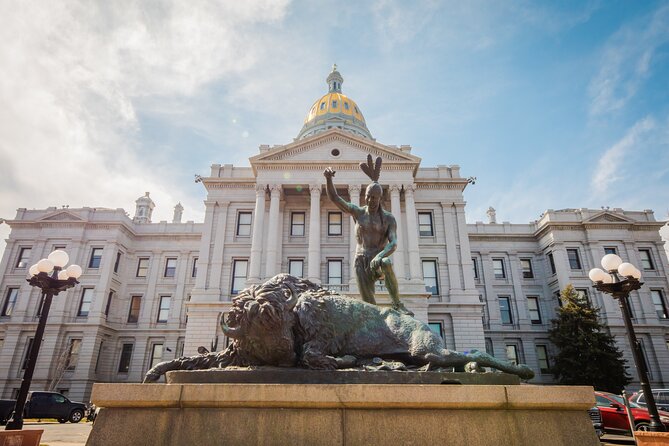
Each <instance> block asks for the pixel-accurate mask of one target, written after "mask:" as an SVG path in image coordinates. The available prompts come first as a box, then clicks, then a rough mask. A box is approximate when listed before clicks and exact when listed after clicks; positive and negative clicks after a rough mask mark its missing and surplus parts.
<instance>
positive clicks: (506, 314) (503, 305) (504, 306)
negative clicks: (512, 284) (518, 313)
mask: <svg viewBox="0 0 669 446" xmlns="http://www.w3.org/2000/svg"><path fill="white" fill-rule="evenodd" d="M498 299H499V312H500V315H501V316H502V324H505V325H511V324H513V317H512V315H511V303H510V302H509V297H508V296H500V297H499V298H498Z"/></svg>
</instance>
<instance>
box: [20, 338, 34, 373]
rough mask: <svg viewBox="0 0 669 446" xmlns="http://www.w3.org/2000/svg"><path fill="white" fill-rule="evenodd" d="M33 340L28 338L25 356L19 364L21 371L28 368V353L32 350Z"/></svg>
mask: <svg viewBox="0 0 669 446" xmlns="http://www.w3.org/2000/svg"><path fill="white" fill-rule="evenodd" d="M34 340H35V339H34V338H28V345H27V346H26V354H25V355H23V362H22V363H21V370H25V369H26V367H28V361H30V352H32V350H33V341H34Z"/></svg>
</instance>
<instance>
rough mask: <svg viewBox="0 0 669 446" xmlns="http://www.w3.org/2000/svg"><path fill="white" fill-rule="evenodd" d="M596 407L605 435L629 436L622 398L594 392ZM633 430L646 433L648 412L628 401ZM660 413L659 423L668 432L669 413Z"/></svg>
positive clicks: (648, 424)
mask: <svg viewBox="0 0 669 446" xmlns="http://www.w3.org/2000/svg"><path fill="white" fill-rule="evenodd" d="M595 400H596V403H595V404H596V406H597V408H598V409H599V412H600V413H601V415H602V429H603V430H604V432H605V433H607V434H617V435H621V434H622V435H631V434H632V432H631V431H630V423H629V418H627V411H626V410H625V403H624V401H623V397H622V396H619V395H614V394H612V393H607V392H595ZM629 405H630V408H631V409H632V416H633V417H634V430H637V431H647V430H648V428H649V426H650V416H649V415H648V410H646V409H644V408H642V407H641V406H639V405H638V404H636V403H633V402H631V401H630V403H629ZM659 412H660V421H661V422H662V423H663V424H664V426H665V427H666V428H667V429H668V430H669V412H663V411H659Z"/></svg>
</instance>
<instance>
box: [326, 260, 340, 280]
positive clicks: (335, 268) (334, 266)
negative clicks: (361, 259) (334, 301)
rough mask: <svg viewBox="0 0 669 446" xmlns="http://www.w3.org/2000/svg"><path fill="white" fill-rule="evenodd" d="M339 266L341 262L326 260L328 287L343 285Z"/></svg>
mask: <svg viewBox="0 0 669 446" xmlns="http://www.w3.org/2000/svg"><path fill="white" fill-rule="evenodd" d="M341 264H342V261H341V260H328V285H341V284H342V283H343V279H344V278H343V276H342V267H341Z"/></svg>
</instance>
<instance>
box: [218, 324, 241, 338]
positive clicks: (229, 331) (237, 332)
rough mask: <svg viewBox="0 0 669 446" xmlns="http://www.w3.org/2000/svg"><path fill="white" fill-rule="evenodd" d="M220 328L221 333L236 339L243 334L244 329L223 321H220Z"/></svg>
mask: <svg viewBox="0 0 669 446" xmlns="http://www.w3.org/2000/svg"><path fill="white" fill-rule="evenodd" d="M221 329H222V330H223V334H225V335H226V336H227V337H229V338H234V339H238V338H241V337H242V336H244V331H243V330H242V329H241V327H235V328H232V327H228V326H227V324H226V323H225V322H223V321H221Z"/></svg>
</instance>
